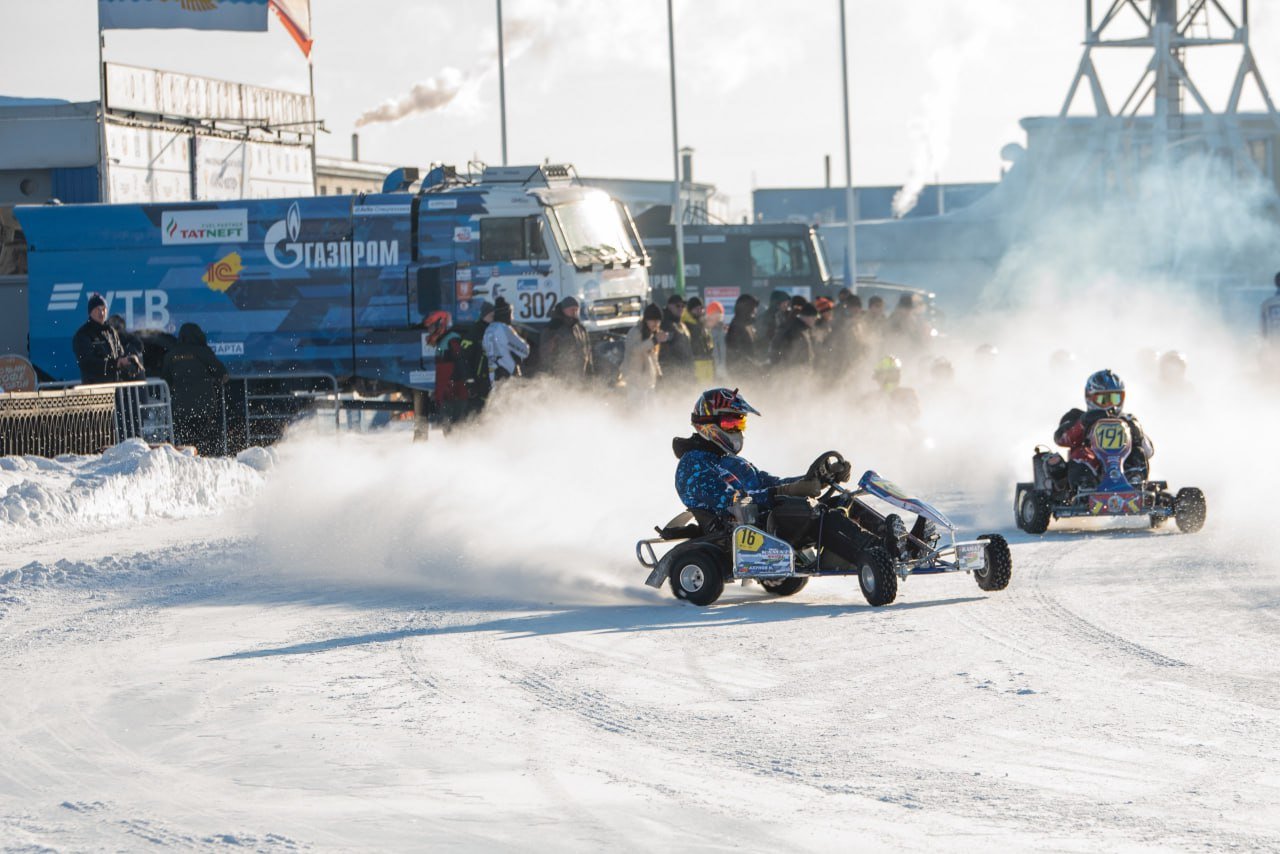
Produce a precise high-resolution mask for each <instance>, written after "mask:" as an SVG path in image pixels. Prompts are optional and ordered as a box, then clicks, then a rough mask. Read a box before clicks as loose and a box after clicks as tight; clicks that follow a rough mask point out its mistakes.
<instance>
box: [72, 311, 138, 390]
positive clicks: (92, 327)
mask: <svg viewBox="0 0 1280 854" xmlns="http://www.w3.org/2000/svg"><path fill="white" fill-rule="evenodd" d="M71 349H72V350H73V351H74V352H75V354H76V362H77V363H78V364H79V365H80V382H82V383H83V384H85V385H93V384H96V383H116V382H120V371H121V369H122V368H124V367H125V365H127V364H128V362H129V357H128V356H126V355H125V352H124V347H123V346H122V345H121V344H120V336H119V335H117V334H116V331H115V330H114V329H112V328H111V327H110V326H108V325H107V301H106V300H105V299H103V298H102V294H91V295H90V296H89V319H88V320H86V321H85V323H84V325H83V326H81V327H80V328H79V329H77V330H76V334H75V336H74V337H73V338H72V339H71Z"/></svg>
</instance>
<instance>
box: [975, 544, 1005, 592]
mask: <svg viewBox="0 0 1280 854" xmlns="http://www.w3.org/2000/svg"><path fill="white" fill-rule="evenodd" d="M978 539H980V540H986V541H987V565H986V566H984V567H983V568H982V569H975V570H974V571H973V579H974V581H977V582H978V586H979V587H981V588H982V589H983V590H1003V589H1005V588H1006V587H1008V586H1009V579H1010V578H1012V577H1013V555H1012V554H1011V553H1010V551H1009V543H1008V542H1007V541H1006V540H1005V538H1004V537H1002V536H1000V535H999V534H983V535H982V536H980V537H978Z"/></svg>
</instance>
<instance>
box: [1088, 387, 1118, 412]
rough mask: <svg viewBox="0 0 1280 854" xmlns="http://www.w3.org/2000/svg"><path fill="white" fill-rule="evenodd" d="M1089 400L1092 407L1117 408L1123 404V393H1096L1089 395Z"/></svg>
mask: <svg viewBox="0 0 1280 854" xmlns="http://www.w3.org/2000/svg"><path fill="white" fill-rule="evenodd" d="M1089 400H1090V401H1091V402H1092V403H1093V405H1094V406H1097V407H1100V408H1103V409H1105V408H1107V407H1108V406H1119V405H1120V404H1122V403H1124V392H1122V391H1097V392H1094V393H1093V394H1091V395H1089Z"/></svg>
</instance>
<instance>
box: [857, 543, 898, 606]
mask: <svg viewBox="0 0 1280 854" xmlns="http://www.w3.org/2000/svg"><path fill="white" fill-rule="evenodd" d="M858 585H859V586H860V587H861V588H862V595H863V596H865V597H866V598H867V604H868V605H872V606H874V607H876V608H878V607H880V606H881V605H888V604H889V603H890V602H892V601H893V600H894V599H897V598H898V576H897V575H895V574H894V571H893V562H892V561H891V560H889V555H888V554H886V553H885V551H884V549H881V548H871V549H867V550H866V551H864V552H863V553H862V556H861V557H859V558H858Z"/></svg>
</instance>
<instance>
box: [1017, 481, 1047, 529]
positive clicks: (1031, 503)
mask: <svg viewBox="0 0 1280 854" xmlns="http://www.w3.org/2000/svg"><path fill="white" fill-rule="evenodd" d="M1019 495H1020V500H1019V501H1018V507H1017V521H1018V527H1019V528H1021V529H1022V530H1024V531H1026V532H1027V533H1028V534H1043V533H1044V532H1045V531H1047V530H1049V518H1050V516H1051V515H1052V511H1051V508H1050V506H1049V496H1048V495H1046V494H1045V493H1044V491H1043V490H1039V489H1028V490H1026V491H1024V492H1021V493H1019Z"/></svg>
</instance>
